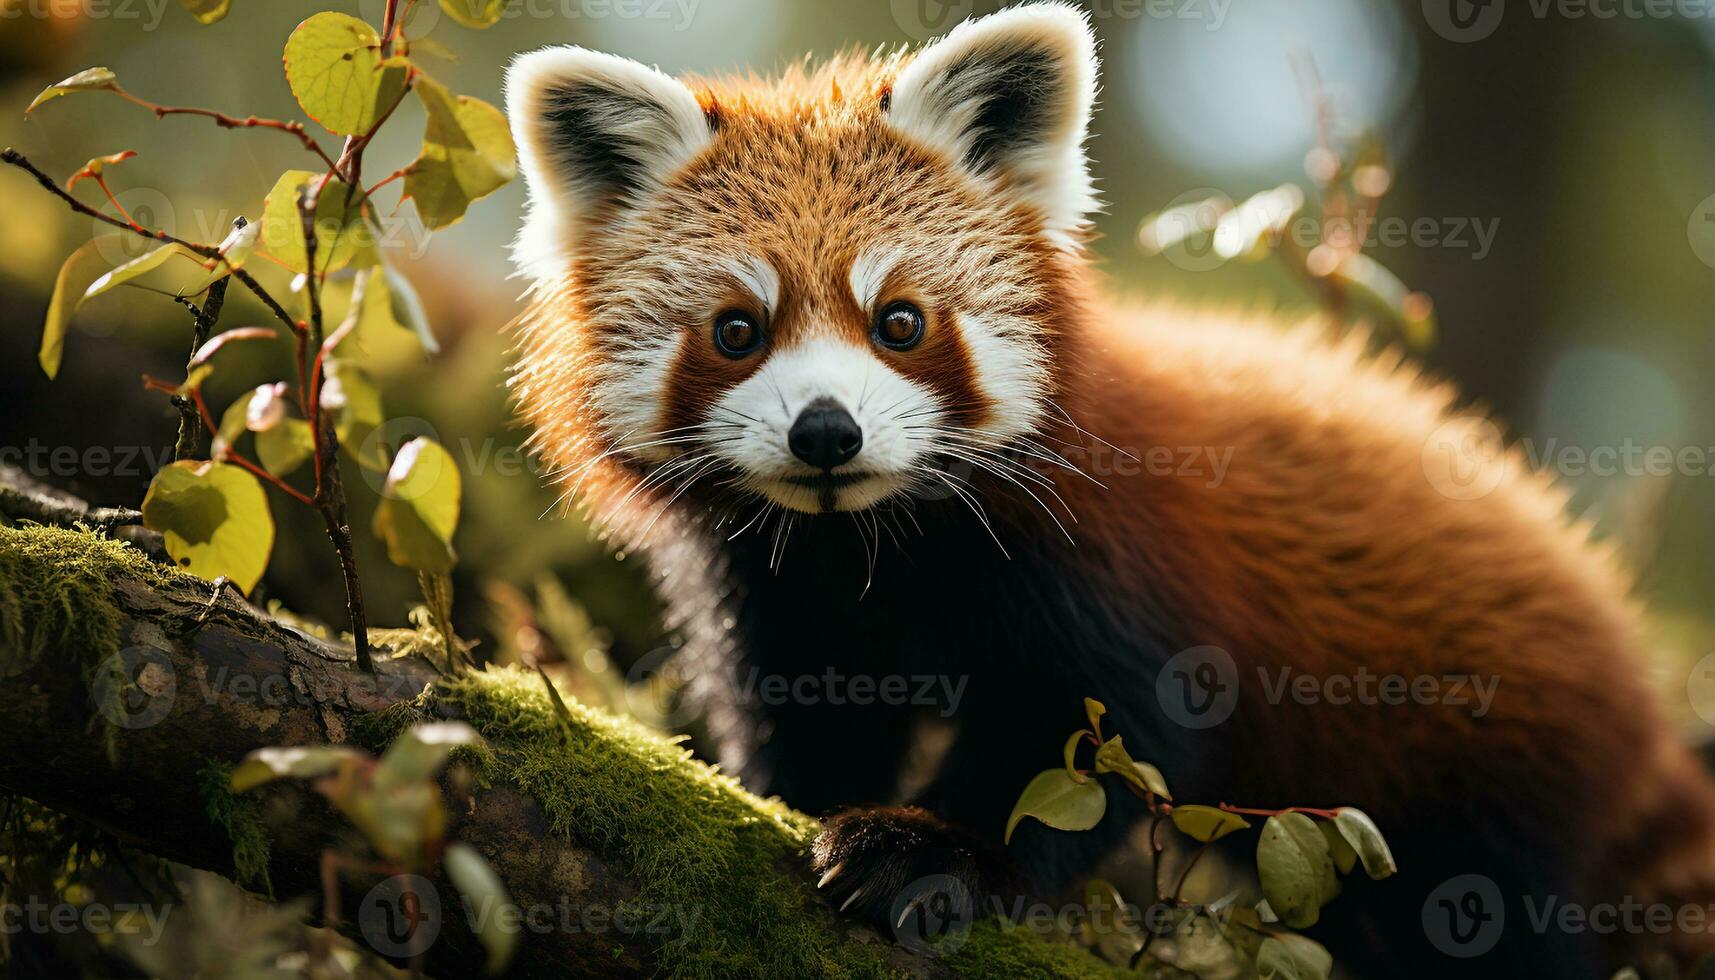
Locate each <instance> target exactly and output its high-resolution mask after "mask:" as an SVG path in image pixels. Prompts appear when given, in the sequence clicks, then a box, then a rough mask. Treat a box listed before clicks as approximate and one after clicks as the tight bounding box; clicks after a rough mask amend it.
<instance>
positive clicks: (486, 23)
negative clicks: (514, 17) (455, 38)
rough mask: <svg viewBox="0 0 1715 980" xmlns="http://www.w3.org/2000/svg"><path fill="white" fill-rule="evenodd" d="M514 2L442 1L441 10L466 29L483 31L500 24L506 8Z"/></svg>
mask: <svg viewBox="0 0 1715 980" xmlns="http://www.w3.org/2000/svg"><path fill="white" fill-rule="evenodd" d="M511 2H512V0H441V9H442V10H444V11H446V13H447V16H448V17H451V18H452V19H453V20H456V21H458V22H459V23H460V24H463V25H464V26H466V27H473V28H476V29H477V30H481V29H482V28H484V27H492V26H494V25H495V24H497V23H499V22H500V18H501V17H502V16H504V15H505V14H506V6H507V4H509V3H511Z"/></svg>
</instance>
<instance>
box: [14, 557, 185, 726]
mask: <svg viewBox="0 0 1715 980" xmlns="http://www.w3.org/2000/svg"><path fill="white" fill-rule="evenodd" d="M176 575H177V573H175V572H172V571H169V570H165V569H162V568H161V567H160V566H158V565H156V564H155V563H154V562H152V561H150V560H149V557H148V556H147V555H145V554H143V553H142V552H141V551H138V550H137V549H136V548H133V547H131V546H130V545H128V544H126V543H124V542H123V541H115V540H113V539H112V538H107V537H103V536H101V535H99V534H96V533H94V532H92V531H89V530H86V529H84V528H81V527H79V528H69V529H68V528H60V527H45V526H41V525H36V524H19V525H16V526H8V525H5V524H0V678H3V677H6V676H10V675H12V674H16V673H19V672H21V671H22V670H25V669H28V668H29V667H30V666H33V665H34V664H36V663H37V662H39V661H40V660H41V659H42V658H43V657H45V656H51V655H55V654H63V653H64V652H66V651H71V652H73V653H74V654H75V655H76V657H77V661H76V662H77V665H78V667H79V670H80V672H81V673H82V674H83V677H84V680H85V682H86V683H90V682H92V681H93V680H94V677H95V671H96V668H97V667H98V666H99V665H100V664H101V662H102V661H104V660H106V659H107V658H108V657H110V656H112V655H113V654H115V653H117V652H118V651H119V631H120V628H121V626H122V624H123V617H122V616H121V615H120V612H119V608H118V606H116V605H115V604H114V602H113V591H112V590H113V583H114V581H115V580H117V579H120V578H124V577H130V578H137V579H142V580H143V581H145V582H148V583H150V584H152V585H161V584H163V583H165V582H166V581H168V580H169V579H171V578H174V577H175V576H176ZM103 721H104V719H102V717H101V716H100V715H99V714H94V713H92V717H91V720H90V724H91V726H92V727H94V726H96V725H98V724H101V723H102V722H103ZM104 737H105V740H106V742H107V749H108V755H109V756H112V755H113V754H114V730H113V727H112V726H111V725H106V726H105V732H104Z"/></svg>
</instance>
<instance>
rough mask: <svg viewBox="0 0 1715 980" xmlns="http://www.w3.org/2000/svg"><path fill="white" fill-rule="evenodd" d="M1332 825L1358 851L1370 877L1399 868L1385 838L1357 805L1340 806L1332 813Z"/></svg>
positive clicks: (1379, 877) (1359, 858)
mask: <svg viewBox="0 0 1715 980" xmlns="http://www.w3.org/2000/svg"><path fill="white" fill-rule="evenodd" d="M1334 827H1335V829H1337V830H1339V831H1340V836H1341V837H1344V838H1345V839H1346V842H1347V843H1348V844H1351V845H1352V850H1354V851H1356V852H1357V853H1358V860H1360V861H1362V862H1363V863H1364V871H1365V872H1367V873H1368V874H1369V876H1370V877H1371V878H1376V879H1381V878H1386V877H1387V876H1388V875H1391V874H1393V873H1394V872H1395V871H1398V870H1399V865H1397V864H1395V863H1394V860H1393V851H1391V850H1389V849H1388V846H1387V840H1386V839H1385V838H1383V837H1382V832H1381V830H1380V829H1379V828H1377V827H1376V822H1375V821H1374V820H1371V819H1370V815H1369V814H1367V813H1365V812H1364V811H1362V810H1360V809H1358V808H1357V807H1352V806H1344V807H1341V808H1340V809H1339V810H1338V811H1336V812H1335V814H1334ZM1348 870H1350V869H1349V868H1348Z"/></svg>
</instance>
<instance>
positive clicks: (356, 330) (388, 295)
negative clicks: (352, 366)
mask: <svg viewBox="0 0 1715 980" xmlns="http://www.w3.org/2000/svg"><path fill="white" fill-rule="evenodd" d="M395 278H396V277H395V275H394V274H393V273H391V272H390V271H389V270H388V269H387V268H386V267H385V266H380V265H378V266H375V267H374V268H372V269H370V270H369V271H367V272H364V273H361V274H359V276H358V278H357V282H356V284H355V285H354V286H353V288H352V293H351V307H350V309H349V310H348V311H347V312H346V317H345V320H344V322H342V323H341V324H340V326H339V329H338V331H336V333H337V334H340V335H343V336H339V337H338V338H337V340H335V342H334V344H333V348H332V349H334V350H339V351H344V352H346V353H348V354H349V353H350V352H351V347H347V346H346V345H347V344H350V345H351V346H352V347H355V348H357V349H358V350H361V351H367V352H373V351H376V350H379V349H382V347H383V345H384V344H385V343H386V341H387V334H389V333H392V332H393V331H396V330H400V331H408V330H410V328H409V327H407V326H406V325H405V324H403V323H401V322H399V316H398V312H397V311H398V305H399V304H397V303H395V302H394V296H393V288H392V287H393V283H394V282H395ZM406 288H407V289H409V288H410V287H409V285H407V286H406ZM410 301H412V302H415V301H416V294H415V293H414V292H413V293H411V294H410ZM417 312H418V313H420V312H421V310H420V309H419V310H418V311H417ZM426 329H427V327H426V325H425V327H424V330H425V331H426ZM417 340H418V342H419V343H422V342H424V341H425V340H426V341H427V343H425V344H424V346H426V347H428V348H429V349H430V350H431V351H433V350H435V349H436V347H435V344H434V338H433V337H425V335H424V334H423V333H418V334H417Z"/></svg>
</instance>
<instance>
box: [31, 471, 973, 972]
mask: <svg viewBox="0 0 1715 980" xmlns="http://www.w3.org/2000/svg"><path fill="white" fill-rule="evenodd" d="M5 478H6V474H4V473H0V479H5ZM0 499H9V498H0ZM0 533H9V534H17V533H20V532H17V531H13V532H5V531H4V530H3V529H0ZM37 533H40V532H37ZM75 540H79V541H90V542H94V541H96V539H94V538H93V536H92V535H87V534H84V533H78V534H76V535H75ZM85 547H88V548H89V550H90V551H92V552H95V551H99V549H97V548H93V547H90V546H88V545H85V546H81V547H79V548H77V549H72V550H76V551H78V552H82V551H83V549H84V548H85ZM0 558H4V559H6V561H4V562H0V568H4V567H7V566H10V567H11V569H12V574H14V575H18V574H22V575H29V574H30V572H31V569H29V568H28V567H24V568H19V562H20V560H21V559H22V560H23V561H25V562H27V561H28V560H29V559H28V558H22V556H19V555H15V554H14V555H4V554H0ZM38 560H49V559H39V558H38ZM78 562H85V563H87V562H88V555H87V554H81V553H78V554H68V555H66V556H64V561H63V562H61V564H75V563H78ZM115 565H116V567H114V568H111V569H91V570H90V574H91V580H90V581H89V582H87V583H83V585H84V586H88V587H90V588H93V589H96V590H98V591H97V592H96V593H94V595H95V596H96V597H97V598H96V599H95V600H93V601H99V602H102V603H104V604H105V603H111V606H112V608H113V609H114V610H116V611H117V613H118V619H119V622H118V626H119V635H118V636H117V637H116V638H115V641H116V644H117V646H118V647H119V648H121V649H122V650H133V651H144V652H145V655H146V656H148V657H149V658H150V660H151V661H152V662H153V664H154V666H153V667H152V668H150V669H152V670H153V671H154V673H153V674H152V675H145V674H143V673H140V672H139V673H137V674H136V675H135V677H134V680H135V681H136V682H137V684H138V685H139V687H141V688H143V689H144V690H145V691H147V692H148V693H149V694H150V698H149V699H148V700H147V702H146V706H145V707H144V708H142V709H141V714H135V715H130V716H127V717H128V718H133V719H146V720H147V723H146V724H138V723H132V724H127V725H121V726H119V727H118V729H117V739H116V748H117V756H118V758H117V764H115V762H114V760H110V759H109V757H108V755H107V752H106V750H105V748H104V746H103V741H102V739H101V738H100V737H99V736H98V735H94V734H88V728H89V723H90V719H91V715H92V713H93V709H92V707H91V695H90V692H89V690H88V688H87V687H86V682H85V681H84V679H83V677H82V676H81V673H80V671H79V670H78V669H77V668H76V666H75V664H77V663H79V662H82V661H83V660H84V659H85V658H88V657H91V656H92V655H93V656H101V655H104V654H103V652H102V651H92V650H81V649H56V650H55V651H54V655H53V656H51V657H42V658H40V659H39V660H37V661H35V662H29V661H28V659H27V658H28V656H29V652H28V649H27V648H28V647H29V640H28V639H27V636H28V633H29V628H30V625H31V624H29V623H26V624H25V626H26V629H25V630H23V631H22V633H23V635H22V636H21V635H19V631H17V630H12V629H9V628H0V664H3V665H7V669H6V670H5V671H4V672H0V677H4V682H3V683H0V717H4V718H6V719H8V723H7V724H6V725H5V726H0V791H3V792H6V793H13V794H17V795H21V796H25V797H28V798H30V799H33V800H36V801H38V802H40V803H42V804H43V805H45V806H47V807H50V808H52V809H54V810H57V811H60V812H62V813H66V814H68V815H70V816H73V817H76V818H77V819H79V820H82V821H85V822H87V823H89V824H92V825H94V826H96V827H99V828H100V829H102V830H105V831H107V832H108V833H110V834H112V835H113V836H114V837H116V838H117V839H119V840H120V841H122V842H125V843H128V844H130V845H133V846H136V847H138V848H140V849H142V850H145V851H147V852H149V853H152V854H156V855H159V856H161V857H164V858H167V859H169V860H173V861H178V862H180V863H183V864H188V865H191V866H194V867H198V868H205V869H208V870H212V871H215V872H217V873H220V874H224V875H228V876H232V875H234V874H235V873H236V868H235V866H234V858H233V848H232V844H231V842H230V841H229V840H228V839H227V835H226V830H225V828H223V827H220V826H217V825H216V824H214V823H213V822H211V819H210V817H209V815H208V801H207V800H206V799H205V798H204V796H203V790H202V789H201V788H200V785H199V784H200V783H201V782H202V780H201V779H200V778H199V777H200V775H201V773H203V772H204V771H205V770H206V769H207V768H208V767H209V766H210V765H228V764H232V763H236V762H237V761H238V760H239V759H241V758H242V757H243V756H244V755H245V754H246V753H248V752H250V751H252V750H254V749H257V748H262V747H266V746H274V745H310V744H319V743H325V742H336V743H337V742H344V741H347V740H349V739H350V738H351V734H352V733H353V732H354V731H355V730H356V729H357V728H358V727H359V726H360V724H361V720H362V719H363V718H365V717H367V716H370V715H372V713H374V712H376V711H379V710H382V709H385V708H387V707H389V706H390V705H394V704H397V703H398V702H400V701H404V700H409V699H411V698H413V697H415V696H416V695H417V694H419V692H421V691H422V690H423V688H424V687H425V685H427V684H428V683H429V682H430V681H431V680H432V679H433V677H434V676H435V671H434V669H433V667H432V666H431V665H430V664H429V663H428V662H427V661H426V660H424V659H422V658H420V657H411V658H405V659H382V660H378V661H377V662H376V665H375V667H376V671H375V673H374V674H363V673H360V672H358V671H357V670H355V669H354V667H355V662H354V658H353V655H352V651H351V649H350V648H349V647H347V646H345V645H344V644H338V645H336V644H333V643H330V642H328V641H325V640H322V639H319V638H316V637H314V636H311V635H309V634H307V633H304V632H302V631H301V630H299V629H297V628H295V627H293V626H289V625H286V624H283V623H280V622H277V621H275V620H273V619H270V618H268V617H267V616H264V615H262V614H261V613H259V612H258V611H256V610H255V609H254V608H252V607H250V606H249V605H247V604H246V603H244V602H243V600H242V599H241V598H239V597H237V596H235V595H233V594H232V593H231V592H230V590H219V589H217V590H215V592H214V593H213V597H212V598H211V595H210V587H209V584H208V583H206V582H202V581H200V580H198V579H195V578H192V577H190V576H185V575H181V574H177V573H175V572H170V571H165V570H163V572H162V573H160V574H158V575H147V574H140V573H139V572H138V571H137V570H136V569H134V568H128V567H125V566H123V565H122V564H120V563H115ZM7 585H8V583H7V582H6V581H5V580H4V579H3V578H0V590H4V589H5V588H6V587H7ZM81 587H82V586H80V588H81ZM78 612H79V611H78V610H73V611H72V615H77V614H78ZM4 625H5V624H0V626H4ZM20 647H22V648H20ZM20 658H24V659H20ZM163 678H167V679H170V681H171V685H172V688H171V693H170V694H163V693H162V691H163V683H162V679H163ZM159 699H165V700H166V701H167V703H166V705H165V706H164V707H162V708H160V709H157V704H159ZM638 778H640V779H643V778H649V779H654V778H662V779H676V778H685V777H682V776H679V775H677V774H675V773H641V772H640V773H638ZM269 792H270V793H272V794H279V795H270V796H266V797H264V801H265V802H264V806H263V810H264V812H265V813H267V812H269V811H270V810H271V809H273V810H278V811H279V812H280V813H281V814H282V816H281V819H278V820H274V819H270V820H269V824H270V828H271V832H272V840H271V845H272V853H271V858H270V862H269V874H270V877H271V880H272V882H273V885H274V890H275V893H276V894H277V895H279V896H280V897H282V898H285V897H289V896H294V895H302V894H320V892H321V886H322V883H321V879H320V875H319V868H320V858H321V854H322V853H323V851H324V850H325V849H326V848H327V847H328V846H329V845H330V842H334V841H338V840H343V839H348V838H349V835H350V834H351V830H350V828H349V826H347V825H346V824H345V822H344V821H343V820H342V819H341V818H340V817H338V816H337V815H336V814H334V813H333V811H332V810H331V809H330V808H328V807H326V806H325V805H323V804H322V803H320V802H319V797H316V796H314V795H313V794H312V793H310V792H309V790H308V789H307V788H306V787H301V786H294V785H290V784H288V785H282V786H280V787H278V788H277V789H274V790H271V791H269ZM700 792H702V791H701V790H696V791H690V790H688V791H687V794H688V795H690V794H692V793H700ZM449 793H451V794H453V796H452V798H451V799H449V810H450V811H451V813H452V814H453V817H454V820H455V824H454V826H453V827H452V828H451V836H453V837H455V838H457V839H459V840H462V841H464V842H465V843H467V844H470V845H471V846H473V847H475V848H476V849H477V850H478V851H479V852H481V853H482V854H483V856H484V857H485V858H486V859H487V860H488V861H489V863H490V864H491V865H492V866H493V868H494V869H495V871H496V872H497V873H498V874H499V876H500V878H501V880H502V881H504V882H505V884H506V887H507V889H508V891H509V893H510V894H511V896H512V899H513V901H514V903H515V904H516V905H517V906H519V907H520V908H554V909H563V908H566V907H572V908H575V909H598V910H599V909H606V910H609V911H611V910H614V909H619V908H621V907H622V906H623V904H624V903H625V902H626V901H628V900H631V899H635V898H636V896H637V895H638V894H639V887H638V885H637V883H636V880H635V879H634V878H633V877H632V876H631V873H630V871H629V870H628V869H627V867H626V863H625V861H624V860H623V859H620V858H619V857H617V854H618V853H620V852H619V850H618V848H619V847H620V846H621V844H619V843H616V844H614V845H613V846H614V848H615V850H614V851H613V852H607V851H604V850H592V849H590V848H585V847H580V846H578V845H576V844H573V843H571V842H569V841H568V840H567V839H566V837H565V836H563V833H562V832H556V831H554V830H553V829H551V828H550V823H549V820H548V818H547V816H546V815H545V813H544V812H543V810H542V808H541V806H540V805H539V804H538V803H537V801H535V800H534V799H532V798H530V797H529V796H527V795H526V794H524V793H523V792H522V791H521V790H520V789H518V788H517V787H516V786H514V785H511V784H510V783H507V782H504V781H500V780H497V781H496V782H495V783H494V784H493V785H489V786H477V787H473V788H462V789H456V788H455V789H449ZM269 804H275V806H272V807H271V806H270V805H269ZM788 873H790V874H794V875H797V874H799V872H796V871H790V872H783V874H788ZM375 883H376V881H375V879H368V880H365V879H363V878H362V877H361V876H347V877H345V878H342V879H341V881H340V889H341V891H340V895H339V901H340V904H341V906H342V907H343V908H346V909H359V910H361V907H362V904H361V900H362V899H363V897H364V895H365V894H366V893H367V891H368V889H369V888H370V887H372V886H373V885H374V884H375ZM435 884H436V887H437V888H438V889H439V890H440V894H442V895H443V896H449V897H448V898H447V899H445V902H446V905H447V908H446V913H445V914H443V915H442V916H441V920H440V926H441V929H440V936H439V938H438V939H437V940H436V941H435V942H434V943H433V945H431V946H430V948H429V949H428V951H427V952H426V953H425V954H424V957H423V961H422V964H421V965H422V968H423V969H424V970H425V971H426V972H427V973H428V974H429V975H431V976H478V975H481V973H482V968H483V962H484V956H485V953H484V951H483V948H482V947H481V945H480V944H479V943H478V941H477V940H476V938H475V936H474V935H473V934H472V933H471V931H470V924H469V920H468V918H467V916H466V915H464V914H462V912H461V910H459V909H458V908H457V906H456V904H455V903H453V901H452V899H451V898H450V896H453V895H455V894H456V891H455V890H454V889H453V888H452V886H451V885H450V884H449V883H447V882H446V881H444V880H437V881H436V882H435ZM806 894H808V895H810V896H811V897H810V898H809V899H808V902H809V903H811V904H813V905H819V903H817V902H816V899H815V898H814V897H813V896H814V890H813V889H806ZM755 898H756V900H757V901H758V902H759V903H763V904H759V905H758V909H759V910H761V909H763V908H765V907H766V908H769V909H774V908H776V905H773V904H766V903H767V901H768V899H769V898H770V896H760V895H759V896H755ZM807 907H808V906H807ZM759 914H762V913H761V912H760V911H759ZM769 914H776V913H769ZM813 914H816V915H819V916H822V917H823V918H825V919H826V921H827V923H828V929H829V932H830V935H831V936H833V937H834V938H835V942H836V944H838V945H841V946H842V947H843V946H844V944H848V943H849V944H854V945H861V946H864V947H866V948H867V949H868V950H869V951H870V952H872V953H873V952H876V951H879V952H880V955H881V956H882V957H883V958H884V959H885V961H886V962H887V964H888V966H889V967H891V968H894V969H896V970H897V971H898V972H899V973H900V974H901V975H904V976H919V977H945V976H950V975H951V970H950V968H949V966H948V964H947V963H946V962H945V961H943V960H937V959H932V958H926V957H920V956H916V955H914V954H912V953H910V952H909V951H907V950H904V949H903V948H900V947H896V946H893V945H892V944H890V943H886V942H885V941H884V940H882V939H881V938H880V937H878V936H877V935H876V934H875V933H874V932H872V931H870V930H868V929H867V928H864V927H862V926H859V925H856V924H854V923H851V922H847V921H844V920H838V919H835V918H831V917H827V916H826V915H825V913H823V912H822V911H820V910H819V908H818V909H817V910H816V911H815V912H814V913H813ZM342 928H343V929H344V930H345V931H346V932H348V933H349V934H351V935H353V936H354V937H355V938H356V940H357V941H358V942H359V943H363V942H364V940H363V938H362V934H361V931H360V928H359V924H358V923H354V922H351V921H350V920H349V917H348V919H347V920H346V921H345V922H343V923H342ZM657 969H658V967H657V960H656V954H655V946H654V944H653V941H652V940H651V939H650V937H648V936H644V935H632V934H627V933H625V932H622V931H618V930H615V929H611V928H610V929H604V930H603V929H598V930H590V929H580V928H560V929H550V930H547V931H543V932H534V931H527V932H525V934H524V935H523V937H522V942H521V944H520V947H519V950H518V954H517V957H516V958H515V960H514V962H513V966H512V968H511V970H510V971H509V973H508V976H516V977H564V976H615V977H646V976H652V975H654V974H655V973H656V972H657Z"/></svg>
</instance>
